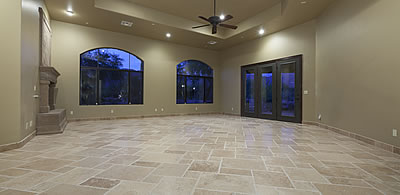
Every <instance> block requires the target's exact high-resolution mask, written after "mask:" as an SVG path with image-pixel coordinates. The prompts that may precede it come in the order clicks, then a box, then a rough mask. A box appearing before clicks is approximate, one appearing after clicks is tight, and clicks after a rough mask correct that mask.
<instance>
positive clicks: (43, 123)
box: [36, 66, 67, 135]
mask: <svg viewBox="0 0 400 195" xmlns="http://www.w3.org/2000/svg"><path fill="white" fill-rule="evenodd" d="M39 71H40V107H39V113H38V115H37V132H36V134H37V135H43V134H54V133H62V132H63V131H64V128H65V126H66V125H67V118H66V111H65V109H55V104H56V96H57V88H56V84H57V77H58V76H60V73H59V72H58V71H57V70H56V69H55V68H54V67H51V66H41V67H39Z"/></svg>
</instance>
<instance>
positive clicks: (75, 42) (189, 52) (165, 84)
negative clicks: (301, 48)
mask: <svg viewBox="0 0 400 195" xmlns="http://www.w3.org/2000/svg"><path fill="white" fill-rule="evenodd" d="M52 29H53V44H52V63H53V65H54V67H55V68H56V69H57V70H58V71H59V72H60V73H61V77H60V78H59V83H58V88H59V92H58V97H57V107H59V108H66V109H67V115H68V118H69V119H71V118H99V117H114V116H137V115H155V114H173V113H204V112H218V111H219V110H220V109H219V94H220V93H219V91H220V90H219V88H218V86H219V83H218V82H219V78H218V71H219V68H218V53H217V52H215V51H208V50H204V49H197V48H191V47H187V46H181V45H176V44H172V43H168V41H156V40H150V39H145V38H140V37H135V36H130V35H124V34H120V33H115V32H110V31H104V30H99V29H94V28H88V27H85V26H79V25H73V24H68V23H63V22H58V21H52ZM132 30H135V27H132ZM172 39H173V37H172ZM97 47H116V48H121V49H124V50H127V51H130V52H132V53H133V54H135V55H137V56H139V57H140V58H142V59H143V60H144V105H118V106H109V105H108V106H79V55H80V54H81V53H82V52H84V51H86V50H89V49H93V48H97ZM188 59H196V60H200V61H203V62H205V63H207V64H209V65H210V66H211V67H212V68H213V69H214V74H215V76H214V82H215V83H214V87H215V88H214V104H192V105H177V104H176V103H175V102H176V65H177V64H178V63H179V62H181V61H184V60H188ZM195 107H198V110H197V111H196V110H195ZM155 108H157V109H158V112H155V111H154V110H155ZM161 108H164V112H161V111H160V110H161ZM111 109H113V110H114V114H111V112H110V111H111ZM70 111H74V115H71V114H70Z"/></svg>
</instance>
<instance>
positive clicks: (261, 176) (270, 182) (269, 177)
mask: <svg viewBox="0 0 400 195" xmlns="http://www.w3.org/2000/svg"><path fill="white" fill-rule="evenodd" d="M253 175H254V180H255V182H256V184H259V185H264V186H273V187H284V188H293V185H292V184H291V182H290V180H289V178H288V177H287V176H286V175H285V174H284V173H278V172H268V171H253Z"/></svg>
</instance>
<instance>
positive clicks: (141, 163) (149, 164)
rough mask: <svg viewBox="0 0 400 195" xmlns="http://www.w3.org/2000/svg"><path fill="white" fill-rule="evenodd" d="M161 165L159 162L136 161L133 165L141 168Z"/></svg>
mask: <svg viewBox="0 0 400 195" xmlns="http://www.w3.org/2000/svg"><path fill="white" fill-rule="evenodd" d="M160 164H161V163H157V162H146V161H136V162H135V163H133V164H132V165H135V166H141V167H158V166H159V165H160Z"/></svg>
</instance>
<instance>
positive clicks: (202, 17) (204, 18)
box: [199, 16, 210, 22]
mask: <svg viewBox="0 0 400 195" xmlns="http://www.w3.org/2000/svg"><path fill="white" fill-rule="evenodd" d="M199 18H201V19H203V20H205V21H207V22H210V21H208V19H207V18H206V17H204V16H199Z"/></svg>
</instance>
